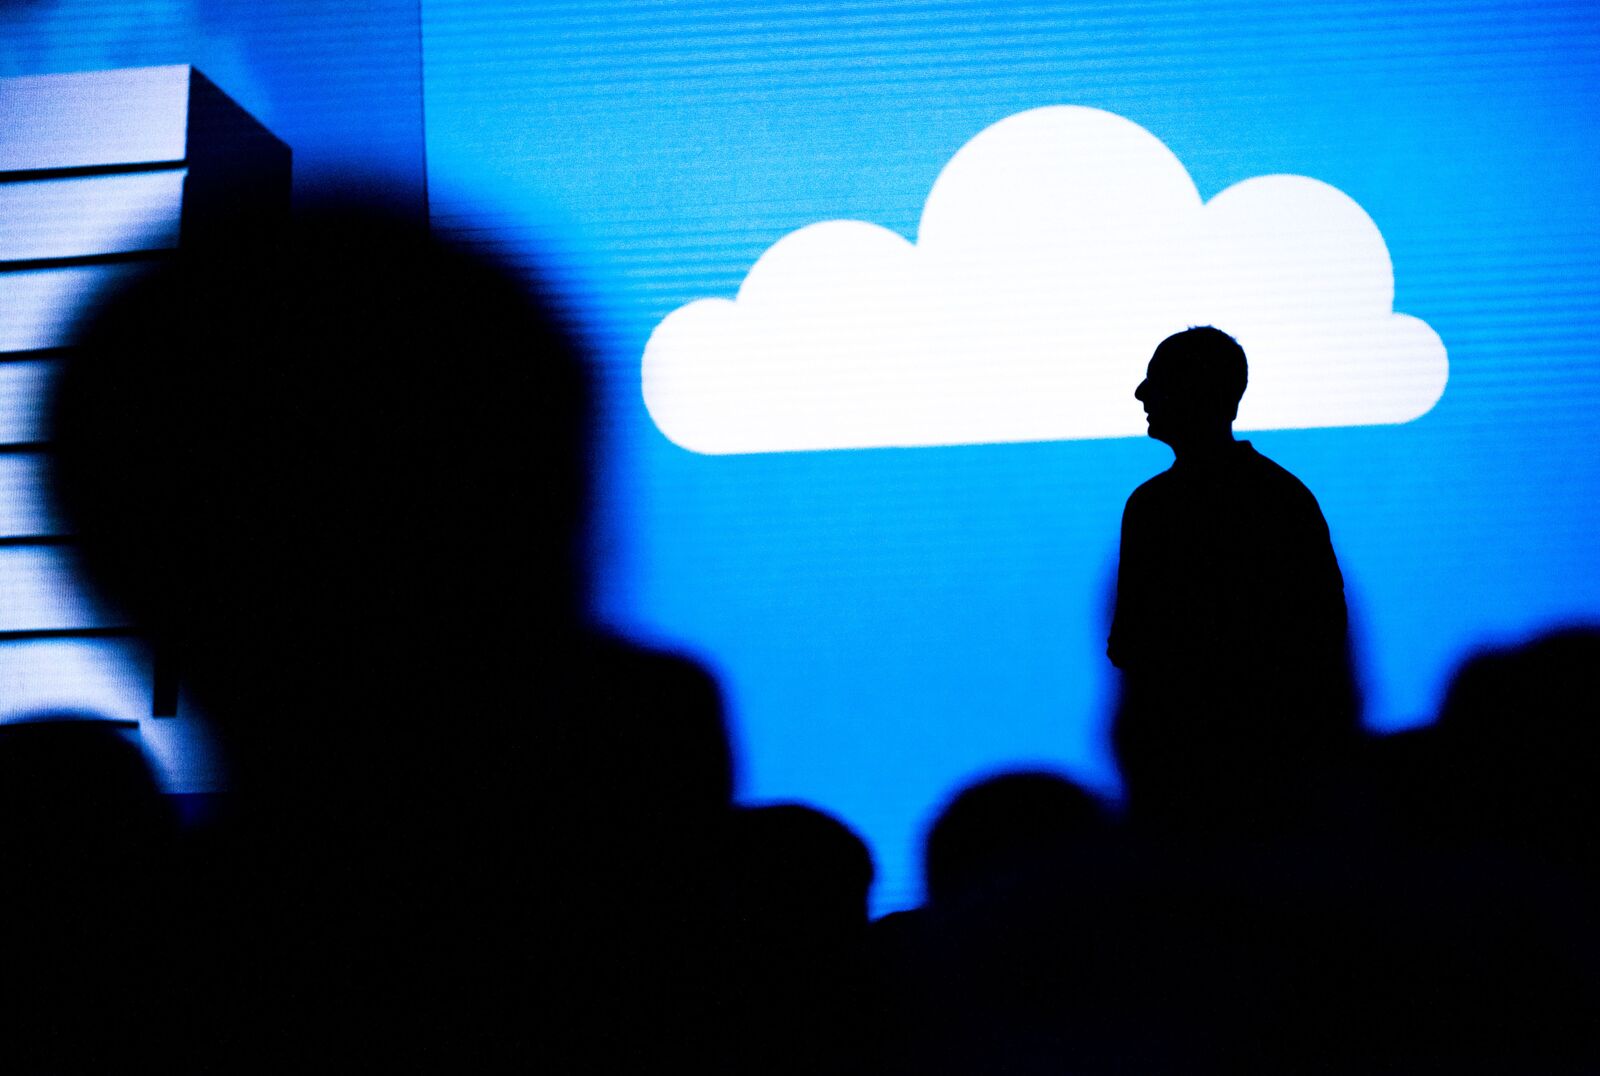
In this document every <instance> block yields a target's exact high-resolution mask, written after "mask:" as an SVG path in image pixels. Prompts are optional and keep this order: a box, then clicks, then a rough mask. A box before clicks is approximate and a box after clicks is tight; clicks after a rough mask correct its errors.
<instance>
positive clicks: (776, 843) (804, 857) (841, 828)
mask: <svg viewBox="0 0 1600 1076" xmlns="http://www.w3.org/2000/svg"><path fill="white" fill-rule="evenodd" d="M733 825H734V838H733V846H734V847H733V862H734V863H735V864H736V865H737V868H738V874H739V887H740V889H741V891H742V892H743V893H744V894H745V898H746V901H747V902H748V906H749V907H751V908H756V909H762V911H760V912H758V913H756V914H755V916H754V918H756V919H765V918H766V917H767V916H773V915H776V916H777V920H776V921H775V923H774V925H775V926H776V927H777V928H778V929H779V930H781V931H782V932H783V933H785V934H790V935H795V934H799V935H814V934H816V933H819V932H820V933H824V934H831V933H836V932H838V931H839V930H841V929H859V928H860V927H863V926H865V925H866V921H867V893H868V891H869V890H870V889H871V888H872V876H873V867H872V854H871V852H869V851H868V850H867V846H866V844H865V842H863V841H862V840H861V838H860V837H858V836H856V834H855V833H854V832H853V831H852V830H851V829H850V827H849V826H846V825H845V824H844V823H843V822H841V821H839V820H838V819H837V818H834V817H832V816H831V815H828V814H826V813H824V812H822V811H819V810H817V809H816V808H815V807H808V806H805V805H804V804H798V803H780V804H771V805H768V806H763V807H746V808H743V809H741V810H739V811H737V812H736V813H735V816H734V821H733Z"/></svg>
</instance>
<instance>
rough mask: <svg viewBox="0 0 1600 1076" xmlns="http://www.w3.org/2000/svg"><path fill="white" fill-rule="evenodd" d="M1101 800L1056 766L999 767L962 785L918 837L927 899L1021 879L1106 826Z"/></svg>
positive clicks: (948, 899)
mask: <svg viewBox="0 0 1600 1076" xmlns="http://www.w3.org/2000/svg"><path fill="white" fill-rule="evenodd" d="M1107 824H1108V818H1107V816H1106V811H1105V808H1104V805H1102V804H1101V802H1100V801H1099V800H1098V799H1097V798H1096V797H1095V796H1094V795H1093V794H1091V793H1090V792H1088V791H1086V790H1085V789H1083V788H1081V787H1079V786H1078V785H1076V784H1074V783H1073V782H1072V781H1070V780H1068V779H1067V778H1065V777H1062V776H1060V775H1059V774H1054V773H1048V772H1042V771H1024V772H1017V773H1003V774H1000V775H998V776H995V777H990V778H987V779H985V780H982V781H979V782H978V783H977V784H974V785H971V786H969V787H967V788H965V789H963V790H962V791H961V792H960V793H958V794H957V795H956V797H955V798H954V799H952V800H951V801H950V802H949V803H948V804H947V805H946V806H945V808H944V809H943V810H942V811H940V812H939V817H938V818H937V819H936V820H935V821H934V823H933V826H932V827H930V829H929V830H928V835H927V838H926V839H925V841H924V843H923V857H922V861H923V868H922V869H923V886H924V889H925V891H926V893H927V897H928V900H929V902H930V903H932V904H935V905H947V904H950V903H952V902H956V901H960V900H963V899H965V898H967V897H968V896H971V895H973V894H978V893H983V892H987V891H991V890H993V889H994V888H995V887H997V886H1005V885H1007V884H1012V883H1015V882H1017V881H1026V880H1027V879H1028V878H1029V876H1030V875H1031V874H1033V873H1035V872H1037V870H1038V869H1039V868H1041V867H1043V866H1048V865H1050V864H1051V863H1052V862H1053V861H1055V860H1057V859H1059V858H1060V857H1061V856H1062V855H1063V854H1064V853H1067V852H1070V851H1071V850H1073V849H1074V848H1078V847H1081V846H1082V845H1083V844H1084V843H1085V842H1086V841H1089V840H1093V839H1094V838H1096V837H1098V836H1100V835H1101V834H1103V832H1104V831H1105V828H1106V826H1107Z"/></svg>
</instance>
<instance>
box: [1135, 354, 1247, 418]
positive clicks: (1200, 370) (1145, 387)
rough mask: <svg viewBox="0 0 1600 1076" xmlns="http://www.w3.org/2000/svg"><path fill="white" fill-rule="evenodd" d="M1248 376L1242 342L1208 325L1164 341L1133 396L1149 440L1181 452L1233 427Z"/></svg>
mask: <svg viewBox="0 0 1600 1076" xmlns="http://www.w3.org/2000/svg"><path fill="white" fill-rule="evenodd" d="M1248 376H1249V370H1248V367H1247V366H1246V364H1245V358H1244V349H1243V348H1241V347H1240V346H1239V342H1238V341H1237V340H1235V339H1234V338H1233V337H1231V336H1229V335H1228V334H1227V333H1225V332H1223V331H1222V330H1221V329H1215V328H1212V327H1211V326H1209V325H1208V326H1203V327H1200V328H1194V329H1185V330H1184V331H1183V332H1181V333H1174V334H1173V335H1171V336H1169V337H1167V338H1166V339H1165V340H1163V341H1161V343H1160V345H1159V346H1157V347H1156V350H1155V354H1154V355H1152V356H1151V357H1150V366H1149V368H1148V370H1147V371H1146V373H1145V379H1144V380H1143V381H1141V382H1140V383H1139V387H1138V388H1137V389H1135V390H1134V393H1133V395H1134V399H1136V400H1138V401H1140V402H1141V403H1143V404H1144V409H1145V413H1146V414H1147V415H1148V416H1149V422H1150V436H1151V437H1154V438H1155V439H1156V440H1158V441H1165V442H1166V443H1167V444H1169V445H1172V446H1173V447H1174V448H1177V447H1178V445H1179V444H1181V443H1184V442H1193V441H1197V440H1207V439H1214V438H1215V437H1216V435H1218V434H1220V433H1222V432H1225V431H1228V430H1229V429H1230V428H1231V427H1232V425H1233V420H1234V418H1235V417H1236V416H1237V415H1238V413H1239V400H1240V398H1241V397H1242V396H1244V389H1245V383H1246V381H1247V379H1248Z"/></svg>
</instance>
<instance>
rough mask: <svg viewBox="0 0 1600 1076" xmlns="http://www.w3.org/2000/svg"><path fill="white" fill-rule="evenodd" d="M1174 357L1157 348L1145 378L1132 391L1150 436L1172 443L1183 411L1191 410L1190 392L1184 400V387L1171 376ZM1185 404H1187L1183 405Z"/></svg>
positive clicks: (1146, 369) (1181, 419)
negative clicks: (1142, 411) (1188, 396)
mask: <svg viewBox="0 0 1600 1076" xmlns="http://www.w3.org/2000/svg"><path fill="white" fill-rule="evenodd" d="M1173 365H1174V363H1173V357H1172V356H1171V355H1163V354H1162V353H1161V351H1160V349H1159V348H1158V349H1157V350H1156V353H1155V354H1154V355H1153V356H1151V358H1150V365H1149V366H1148V367H1146V368H1145V376H1144V380H1143V381H1141V382H1139V387H1138V388H1136V389H1134V390H1133V398H1134V399H1136V400H1138V401H1139V402H1140V403H1142V404H1144V413H1145V421H1146V423H1148V425H1149V430H1148V432H1149V435H1150V436H1151V437H1154V438H1155V439H1156V440H1157V441H1165V442H1166V443H1168V444H1171V443H1172V442H1171V437H1172V434H1173V432H1174V430H1175V429H1176V428H1177V427H1178V426H1179V425H1181V423H1182V421H1183V413H1184V411H1185V410H1192V405H1193V400H1192V393H1190V394H1189V395H1190V399H1187V400H1186V399H1185V395H1186V394H1185V393H1184V389H1185V388H1186V387H1189V388H1191V389H1192V386H1184V385H1183V384H1181V383H1180V381H1179V379H1178V378H1177V377H1175V376H1174V372H1173ZM1186 405H1187V406H1186Z"/></svg>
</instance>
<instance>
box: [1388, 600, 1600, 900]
mask: <svg viewBox="0 0 1600 1076" xmlns="http://www.w3.org/2000/svg"><path fill="white" fill-rule="evenodd" d="M1597 692H1600V628H1594V627H1570V628H1564V629H1561V630H1557V631H1553V632H1550V633H1547V634H1544V635H1541V636H1539V637H1537V638H1535V639H1533V640H1531V641H1529V642H1527V643H1525V644H1523V645H1521V646H1517V647H1513V648H1509V649H1505V650H1492V651H1487V652H1484V653H1481V654H1478V655H1477V656H1475V657H1473V658H1472V659H1470V660H1469V661H1467V662H1466V663H1465V664H1464V665H1462V667H1461V669H1460V670H1459V671H1458V672H1457V674H1456V676H1455V678H1454V679H1453V680H1452V681H1451V684H1450V687H1449V689H1448V690H1447V692H1446V694H1445V699H1444V704H1443V706H1442V707H1441V709H1440V713H1439V720H1438V723H1437V725H1436V726H1435V727H1434V728H1433V729H1430V730H1426V732H1427V733H1430V734H1431V735H1428V736H1426V737H1425V739H1426V740H1427V741H1428V742H1429V746H1430V747H1431V748H1432V758H1431V759H1429V760H1428V761H1429V762H1431V763H1432V768H1431V770H1425V771H1423V773H1421V774H1413V779H1416V778H1419V777H1420V778H1422V779H1423V780H1424V781H1426V782H1427V783H1428V784H1429V786H1430V791H1431V795H1429V796H1428V797H1427V800H1428V801H1429V802H1430V803H1431V804H1432V805H1433V810H1434V813H1435V815H1437V817H1434V818H1433V819H1432V826H1431V828H1432V830H1433V832H1435V833H1448V832H1450V831H1454V836H1455V837H1456V839H1457V840H1458V841H1462V842H1466V843H1481V842H1484V841H1488V842H1491V843H1492V844H1493V845H1494V846H1495V847H1498V848H1502V849H1504V848H1518V849H1520V850H1522V851H1524V852H1528V853H1532V854H1533V855H1535V856H1537V857H1538V858H1540V859H1542V860H1545V861H1547V862H1550V863H1552V864H1554V865H1558V866H1561V867H1563V868H1565V869H1570V870H1576V871H1579V872H1582V873H1585V874H1593V875H1595V877H1596V880H1600V851H1597V849H1600V786H1597V784H1596V782H1595V780H1594V774H1595V772H1596V770H1597V769H1600V724H1597V723H1596V722H1595V720H1594V713H1595V704H1594V700H1595V697H1596V694H1597ZM1429 778H1431V780H1429ZM1440 785H1443V787H1439V786H1440Z"/></svg>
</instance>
